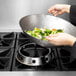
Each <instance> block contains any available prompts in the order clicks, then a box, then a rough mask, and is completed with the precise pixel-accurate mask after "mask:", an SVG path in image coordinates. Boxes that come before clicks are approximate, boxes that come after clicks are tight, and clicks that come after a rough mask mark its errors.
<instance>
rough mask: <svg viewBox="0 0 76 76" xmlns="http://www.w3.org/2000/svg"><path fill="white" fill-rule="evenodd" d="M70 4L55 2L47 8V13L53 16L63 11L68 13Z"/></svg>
mask: <svg viewBox="0 0 76 76" xmlns="http://www.w3.org/2000/svg"><path fill="white" fill-rule="evenodd" d="M70 7H71V5H67V4H56V5H54V6H52V7H51V8H49V9H48V13H51V14H53V15H54V16H57V15H61V14H64V13H70Z"/></svg>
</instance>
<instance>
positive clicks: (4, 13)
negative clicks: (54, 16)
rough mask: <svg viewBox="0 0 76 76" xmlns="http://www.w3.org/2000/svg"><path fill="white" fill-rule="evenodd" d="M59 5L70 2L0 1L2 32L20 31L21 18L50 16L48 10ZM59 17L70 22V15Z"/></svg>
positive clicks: (56, 0)
mask: <svg viewBox="0 0 76 76" xmlns="http://www.w3.org/2000/svg"><path fill="white" fill-rule="evenodd" d="M71 1H72V0H71ZM59 3H63V4H64V3H66V4H68V3H69V0H0V30H3V29H5V30H6V29H9V30H11V29H13V30H15V29H18V30H19V29H20V27H19V20H20V18H21V17H23V16H26V15H29V14H41V13H45V14H48V13H47V9H48V8H49V7H51V6H52V5H54V4H59ZM59 17H62V18H64V19H66V20H69V16H68V14H64V15H61V16H59Z"/></svg>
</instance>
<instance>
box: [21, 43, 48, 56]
mask: <svg viewBox="0 0 76 76" xmlns="http://www.w3.org/2000/svg"><path fill="white" fill-rule="evenodd" d="M21 53H22V54H23V55H24V56H28V57H41V56H45V55H47V54H48V53H49V49H46V48H42V47H40V46H37V45H36V44H35V43H29V44H27V45H25V46H23V47H22V48H21Z"/></svg>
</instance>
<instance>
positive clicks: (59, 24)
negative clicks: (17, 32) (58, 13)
mask: <svg viewBox="0 0 76 76" xmlns="http://www.w3.org/2000/svg"><path fill="white" fill-rule="evenodd" d="M20 26H21V28H22V30H23V32H24V31H28V30H33V29H34V28H35V27H37V28H47V29H54V28H55V29H63V30H64V32H66V33H69V34H71V35H73V36H76V34H75V33H76V27H75V26H73V25H72V24H71V23H70V22H68V21H66V20H64V19H61V18H58V17H54V16H50V15H45V14H35V15H28V16H25V17H23V18H22V19H21V20H20ZM24 34H25V35H27V36H28V37H29V38H30V39H31V40H32V41H33V42H35V43H37V44H38V45H41V46H43V47H53V46H54V47H55V45H53V44H51V43H49V42H48V41H46V40H40V39H37V38H35V37H32V36H30V35H29V34H27V33H26V32H24Z"/></svg>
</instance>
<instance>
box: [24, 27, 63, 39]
mask: <svg viewBox="0 0 76 76" xmlns="http://www.w3.org/2000/svg"><path fill="white" fill-rule="evenodd" d="M25 32H27V34H29V35H31V36H33V37H35V38H38V39H41V40H46V38H45V37H46V36H49V35H50V34H56V33H62V32H63V30H62V29H52V30H50V29H45V28H34V30H32V31H25Z"/></svg>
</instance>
